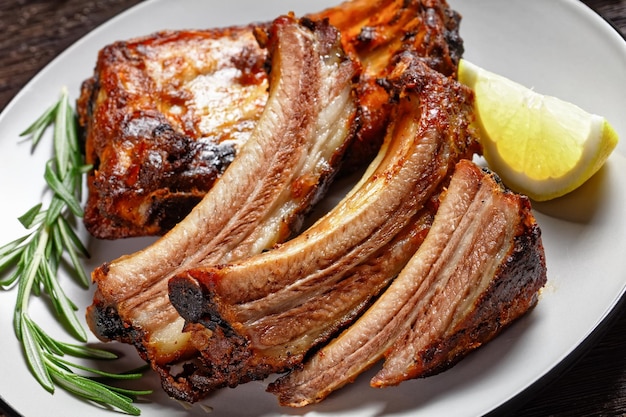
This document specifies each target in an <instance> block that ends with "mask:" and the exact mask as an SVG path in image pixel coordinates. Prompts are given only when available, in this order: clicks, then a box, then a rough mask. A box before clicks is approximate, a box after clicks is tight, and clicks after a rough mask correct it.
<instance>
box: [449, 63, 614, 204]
mask: <svg viewBox="0 0 626 417" xmlns="http://www.w3.org/2000/svg"><path fill="white" fill-rule="evenodd" d="M458 78H459V81H460V82H461V83H463V84H465V85H467V86H469V87H470V88H472V89H473V90H474V94H475V103H474V107H475V111H476V122H475V124H476V126H477V127H478V130H479V131H480V133H481V142H482V145H483V151H484V157H485V159H486V161H487V163H488V164H489V166H490V167H491V168H492V169H493V170H494V171H495V172H496V173H498V174H499V175H500V177H502V180H503V181H504V182H505V184H507V185H508V186H509V187H510V188H512V189H514V190H515V191H518V192H522V193H525V194H527V195H529V196H530V197H531V198H533V199H535V200H548V199H552V198H556V197H560V196H562V195H564V194H566V193H568V192H571V191H573V190H574V189H576V188H578V187H579V186H580V185H582V184H583V183H584V182H585V181H587V180H588V179H589V178H590V177H591V176H593V174H595V173H596V172H597V171H598V170H599V169H600V168H601V167H602V165H603V164H604V162H605V161H606V159H607V158H608V156H609V155H610V153H611V152H612V151H613V149H614V148H615V146H616V145H617V142H618V135H617V133H616V132H615V130H614V129H613V128H612V126H611V125H610V124H609V122H608V121H607V120H606V119H605V118H603V117H601V116H598V115H594V114H590V113H588V112H586V111H584V110H583V109H581V108H579V107H577V106H576V105H574V104H572V103H568V102H566V101H563V100H559V99H558V98H555V97H550V96H546V95H542V94H539V93H537V92H535V91H533V90H531V89H529V88H526V87H524V86H522V85H520V84H518V83H515V82H513V81H511V80H509V79H507V78H505V77H502V76H500V75H497V74H494V73H492V72H489V71H487V70H485V69H482V68H480V67H478V66H476V65H474V64H472V63H470V62H468V61H466V60H461V62H460V63H459V72H458Z"/></svg>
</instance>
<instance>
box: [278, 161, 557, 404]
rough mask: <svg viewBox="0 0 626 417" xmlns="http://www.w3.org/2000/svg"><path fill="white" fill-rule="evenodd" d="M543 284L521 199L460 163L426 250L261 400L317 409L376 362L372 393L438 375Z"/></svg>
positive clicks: (533, 227) (532, 227) (530, 302)
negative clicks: (316, 405)
mask: <svg viewBox="0 0 626 417" xmlns="http://www.w3.org/2000/svg"><path fill="white" fill-rule="evenodd" d="M545 282H546V265H545V258H544V252H543V247H542V243H541V237H540V230H539V227H538V226H537V224H536V222H535V219H534V217H533V215H532V213H531V211H530V203H529V200H528V199H527V198H526V197H524V196H520V195H517V194H514V193H512V192H510V191H508V190H505V189H504V188H503V186H502V185H501V183H500V182H499V180H498V179H497V178H496V177H494V175H493V174H489V173H486V172H484V171H481V169H480V168H478V167H477V166H476V165H474V164H473V163H472V162H470V161H467V160H466V161H461V162H460V163H459V164H458V166H457V168H456V171H455V173H454V175H453V176H452V179H451V181H450V186H449V188H448V190H447V191H446V192H445V193H444V196H443V198H442V202H441V205H440V207H439V209H438V211H437V214H436V216H435V220H434V222H433V225H432V228H431V229H430V232H429V234H428V235H427V237H426V239H425V241H424V243H423V244H422V245H421V246H420V248H419V250H418V251H417V253H416V254H415V256H414V257H413V258H412V259H411V260H410V261H409V263H408V264H407V266H406V267H405V268H404V269H403V270H402V272H401V273H400V275H399V276H398V277H397V278H396V279H395V280H394V282H393V283H392V284H391V286H390V287H389V288H388V289H387V290H386V291H385V292H384V294H383V295H382V296H381V297H380V298H379V299H378V300H377V301H376V303H375V304H374V305H372V307H371V308H369V309H368V310H367V311H366V312H365V314H363V316H361V318H360V319H359V320H358V321H357V322H356V323H354V324H353V325H352V326H351V327H350V328H348V329H347V330H346V331H345V332H344V333H342V334H341V335H340V336H338V337H337V338H336V339H335V340H333V341H332V342H331V343H329V344H328V345H326V346H325V347H324V348H322V349H321V350H320V351H319V352H317V353H316V354H315V355H314V356H313V357H312V358H311V359H310V360H309V361H307V362H306V363H305V365H304V367H303V368H302V369H299V370H295V371H293V372H292V373H290V374H288V375H286V376H283V377H281V378H279V379H278V380H277V381H275V382H274V383H272V384H271V385H270V387H269V391H271V392H273V393H275V394H276V395H277V396H278V398H279V401H280V403H281V404H283V405H288V406H294V407H299V406H304V405H307V404H310V403H314V402H318V401H321V400H322V399H324V398H325V397H326V396H327V395H328V394H330V393H331V392H332V391H333V390H336V389H338V388H340V387H341V386H343V385H345V384H346V383H348V382H350V381H352V380H353V379H354V378H355V377H356V376H357V375H358V374H359V373H361V372H362V371H364V370H365V369H367V368H369V367H370V366H372V365H373V364H374V363H375V362H377V361H378V360H379V359H380V358H382V357H383V355H384V356H385V357H386V360H385V363H384V367H383V369H382V370H381V371H380V372H378V373H377V374H376V375H375V376H374V378H373V379H372V381H371V384H372V386H375V387H382V386H388V385H395V384H398V383H400V382H402V381H404V380H406V379H410V378H417V377H424V376H428V375H432V374H434V373H437V372H440V371H442V370H444V369H446V368H449V367H450V366H452V365H453V364H454V363H455V362H456V361H458V360H460V359H461V358H462V357H464V356H465V355H467V354H468V353H469V352H471V351H472V350H474V349H476V348H478V347H479V346H480V345H481V344H483V343H485V342H487V341H488V340H490V339H491V338H493V337H494V336H495V335H497V334H498V333H499V332H501V331H502V329H503V328H505V327H506V326H507V325H509V324H510V323H511V322H512V321H513V320H515V319H517V318H518V317H520V316H521V315H523V314H524V313H526V312H527V311H528V310H529V309H530V308H531V307H533V306H534V305H535V303H536V302H537V294H538V291H539V290H540V288H541V287H543V285H544V284H545Z"/></svg>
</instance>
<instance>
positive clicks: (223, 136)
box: [77, 27, 267, 238]
mask: <svg viewBox="0 0 626 417" xmlns="http://www.w3.org/2000/svg"><path fill="white" fill-rule="evenodd" d="M232 51H236V53H234V52H232ZM264 62H265V52H263V51H262V49H261V48H260V47H259V46H258V44H257V42H256V40H255V38H254V36H253V34H252V27H246V28H228V29H223V30H206V31H184V32H162V33H157V34H155V35H153V36H150V37H146V38H142V39H136V40H132V41H127V42H117V43H114V44H112V45H109V46H107V47H105V48H104V49H103V50H102V51H100V54H99V56H98V63H97V66H96V69H95V74H96V75H95V76H94V78H92V79H90V80H88V81H86V82H85V83H84V84H83V88H82V92H81V97H80V99H79V101H78V105H77V109H78V113H79V116H80V124H81V125H82V126H83V128H84V131H85V135H86V139H85V152H86V162H87V163H89V164H93V165H94V169H93V170H92V171H91V172H90V174H89V176H88V188H89V196H88V201H87V205H86V207H85V219H84V221H85V225H86V227H87V229H88V230H89V231H90V232H91V233H92V234H93V235H94V236H96V237H100V238H119V237H128V236H140V235H158V234H162V233H163V232H164V231H166V230H169V229H170V228H171V227H172V226H174V224H176V223H177V222H179V221H180V220H182V219H183V217H185V215H187V213H189V211H190V210H191V208H192V207H193V206H194V205H195V204H197V203H198V202H199V201H200V199H201V198H202V196H204V194H205V193H206V192H207V191H208V190H209V189H210V188H211V186H212V185H213V183H214V182H215V180H216V179H217V178H218V177H219V176H220V175H221V174H222V173H223V171H224V170H225V168H226V167H227V166H228V164H229V163H230V162H232V160H233V158H234V157H235V154H236V151H237V148H239V147H240V146H241V145H242V144H243V143H245V141H246V140H247V139H248V137H249V136H250V132H251V131H252V129H253V127H254V125H255V124H256V121H257V120H258V118H259V116H260V113H261V111H262V110H263V107H264V106H265V102H266V100H267V76H266V74H265V71H264V69H263V65H264Z"/></svg>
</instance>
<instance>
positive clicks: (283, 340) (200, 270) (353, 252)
mask: <svg viewBox="0 0 626 417" xmlns="http://www.w3.org/2000/svg"><path fill="white" fill-rule="evenodd" d="M390 83H391V84H393V87H394V89H393V91H394V92H395V93H394V94H397V105H396V106H395V107H394V112H393V122H392V123H391V125H390V128H389V131H388V134H387V136H386V139H385V143H384V144H383V146H382V148H381V151H380V153H379V155H378V156H377V158H376V159H375V161H374V162H373V163H372V165H370V167H369V169H368V170H367V172H366V174H365V176H364V177H363V178H362V179H361V181H359V183H358V184H357V185H356V186H355V188H354V189H353V190H352V191H350V192H349V194H348V196H347V197H346V198H345V199H344V200H342V201H341V202H340V203H339V204H338V205H337V206H336V207H335V208H333V210H331V211H330V212H328V213H327V214H326V215H325V216H324V217H322V218H321V219H320V220H318V221H317V222H316V223H315V224H314V225H313V226H311V227H310V228H309V229H307V230H305V231H303V232H302V233H301V234H300V235H298V236H297V237H295V238H293V239H291V240H290V241H288V242H286V243H284V244H282V245H280V246H279V247H277V248H276V249H273V250H271V251H268V252H265V253H263V254H260V255H257V256H253V257H250V258H246V259H243V260H241V261H238V262H236V263H232V264H228V265H219V266H204V265H202V266H198V267H195V268H190V269H188V270H186V271H183V272H181V273H179V274H177V275H176V276H174V277H173V278H172V279H171V280H170V284H169V286H170V299H171V301H172V303H173V304H174V306H175V307H176V309H177V310H178V311H179V313H180V314H181V315H182V316H183V317H184V318H185V319H186V320H187V321H188V322H190V323H194V324H197V323H200V324H203V325H204V326H206V327H207V328H209V329H210V330H211V331H212V332H213V334H212V336H211V337H208V338H207V337H204V335H205V334H206V330H205V329H203V328H202V327H199V326H196V325H193V326H189V327H188V330H189V331H190V332H191V333H192V336H191V337H192V343H194V344H196V345H197V348H198V349H199V351H200V352H201V354H202V356H201V358H202V360H203V366H202V367H201V368H199V369H198V371H197V372H195V373H194V374H193V378H194V379H192V381H195V380H199V381H202V384H201V385H200V384H198V386H195V387H194V389H198V388H200V389H201V390H203V391H204V392H199V393H198V394H203V393H204V394H206V393H208V392H210V391H212V390H214V389H216V388H220V387H222V386H226V385H228V386H234V385H237V384H239V383H242V382H247V381H249V380H251V379H262V378H265V377H267V376H268V375H269V374H270V373H273V372H283V371H285V370H288V369H291V368H293V367H295V366H297V365H299V364H300V363H301V362H302V360H303V359H304V357H305V355H306V354H307V353H308V352H309V351H310V350H311V349H312V348H313V347H315V346H316V345H318V344H320V343H323V342H325V341H326V340H327V339H328V338H329V337H330V336H331V335H332V334H333V333H335V332H336V331H338V330H339V329H341V328H342V327H344V326H345V325H347V324H349V323H350V322H351V321H352V320H354V319H355V317H356V316H357V314H358V313H359V312H360V311H361V310H362V309H363V308H364V306H365V305H367V304H368V303H369V302H370V300H371V299H372V298H374V297H375V296H376V295H377V294H378V293H379V292H380V290H381V289H382V288H384V287H386V285H387V284H388V283H389V281H390V280H391V279H393V277H394V276H395V275H396V274H397V273H398V272H399V271H400V269H402V267H403V266H404V264H405V263H406V261H407V260H408V259H409V258H410V257H411V256H412V255H413V253H415V250H416V249H417V247H419V243H420V242H421V240H410V241H409V242H408V244H403V242H405V240H406V237H404V235H405V234H406V233H408V234H409V235H411V234H413V233H417V234H418V235H421V234H420V233H419V231H420V230H423V229H424V224H426V226H428V225H429V224H430V221H429V219H430V217H429V215H430V210H429V206H428V204H427V203H428V202H429V201H430V199H431V197H432V196H433V195H436V193H437V192H438V190H440V188H441V186H442V185H443V184H445V183H446V182H447V180H448V178H449V175H450V174H451V172H452V171H453V169H454V166H455V165H456V163H457V162H458V161H459V160H460V159H463V158H470V157H471V156H472V154H473V151H474V150H475V149H476V138H475V136H473V135H472V131H471V130H470V129H469V125H470V121H471V120H472V117H473V111H472V109H473V108H472V98H473V95H472V93H471V91H470V90H469V89H467V88H466V87H464V86H462V85H460V84H459V83H458V82H456V81H455V80H453V79H451V78H448V77H445V76H444V75H442V74H441V73H439V72H437V71H434V70H432V69H430V68H429V67H428V66H426V64H425V63H424V62H422V61H421V60H420V59H419V58H418V57H416V56H414V55H412V54H409V53H406V54H404V55H403V56H402V59H401V60H400V61H399V62H398V63H397V66H396V70H395V71H394V73H393V74H392V78H391V79H390ZM396 240H397V241H396ZM381 253H384V254H385V255H386V256H387V257H388V259H387V260H386V261H388V262H381V259H380V258H381ZM365 266H368V267H365ZM362 268H364V269H365V270H364V271H363V270H362ZM353 287H355V288H354V290H353Z"/></svg>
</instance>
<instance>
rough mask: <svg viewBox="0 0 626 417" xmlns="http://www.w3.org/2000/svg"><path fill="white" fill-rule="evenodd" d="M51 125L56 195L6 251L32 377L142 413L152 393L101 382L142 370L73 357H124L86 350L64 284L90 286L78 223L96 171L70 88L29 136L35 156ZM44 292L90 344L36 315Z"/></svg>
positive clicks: (4, 265) (4, 275) (30, 216)
mask: <svg viewBox="0 0 626 417" xmlns="http://www.w3.org/2000/svg"><path fill="white" fill-rule="evenodd" d="M51 126H53V134H52V139H53V149H54V155H53V157H52V158H51V159H50V160H49V161H48V163H47V164H46V166H45V171H44V178H45V180H46V183H47V186H48V188H49V190H50V191H51V193H52V196H51V199H50V202H49V204H48V205H47V207H44V205H43V204H37V205H36V206H34V207H33V208H31V209H30V210H28V211H27V212H26V213H24V214H23V215H22V216H20V217H19V221H20V222H21V223H22V225H23V226H24V228H26V229H27V230H28V233H26V234H25V235H24V236H22V237H20V238H18V239H16V240H14V241H12V242H10V243H8V244H6V245H4V246H2V247H0V288H2V289H4V290H8V289H11V288H14V287H15V286H17V300H16V302H15V310H14V316H13V326H14V331H15V335H16V337H17V339H18V340H19V341H20V342H21V344H22V348H23V352H24V356H25V358H26V361H27V363H28V366H29V368H30V370H31V373H32V374H33V376H34V377H35V378H36V379H37V381H38V382H39V383H40V384H41V385H42V386H43V387H44V388H45V389H46V390H48V391H49V392H54V390H55V387H61V388H62V389H65V390H67V391H68V392H71V393H73V394H75V395H77V396H79V397H82V398H84V399H87V400H89V401H92V402H95V403H98V404H101V405H104V406H106V407H113V408H117V409H119V410H121V411H124V412H126V413H128V414H131V415H139V414H140V410H139V408H137V407H136V406H135V405H133V404H132V403H133V401H134V399H135V398H136V397H137V396H141V395H147V394H149V393H150V392H151V391H140V390H126V389H122V388H117V387H114V386H112V385H108V384H106V383H104V382H101V380H100V378H101V377H105V378H107V379H117V380H124V379H137V378H140V377H141V372H132V373H122V374H113V373H107V372H103V371H100V370H98V369H93V368H90V367H86V366H82V365H79V364H76V363H73V362H71V361H68V360H67V359H65V357H66V356H72V357H76V358H88V359H115V358H117V356H116V355H115V354H113V353H111V352H108V351H106V350H101V349H94V348H90V347H88V346H86V345H85V343H86V342H87V333H86V331H85V329H84V328H83V326H82V324H81V323H80V321H79V320H78V318H77V316H76V310H77V307H76V305H75V304H74V303H73V302H72V300H70V299H69V298H68V296H67V295H66V294H65V292H64V291H63V288H62V287H61V285H60V284H59V281H58V279H57V275H58V272H59V270H60V269H61V268H64V269H66V270H67V271H68V272H69V273H70V275H72V276H73V277H75V278H76V279H77V280H78V282H79V284H80V285H82V286H83V287H85V288H88V286H89V280H88V278H87V274H86V273H85V270H84V268H83V266H82V263H81V260H80V259H81V258H83V257H86V256H88V253H87V249H86V248H85V246H84V245H83V244H82V242H81V240H80V238H79V237H78V235H77V234H76V232H75V230H74V228H73V227H72V225H73V224H75V223H76V220H77V218H79V217H82V215H83V212H82V208H81V205H80V201H81V195H82V179H83V174H84V173H85V172H87V170H88V169H89V168H90V167H89V166H86V165H84V164H83V158H82V153H81V150H80V146H79V142H78V135H77V128H76V119H75V115H74V111H73V108H72V106H71V105H70V102H69V97H68V94H67V90H66V89H63V91H62V93H61V97H60V99H59V101H58V102H56V103H55V104H54V105H52V106H51V107H50V108H48V109H47V110H46V111H45V112H44V114H42V115H41V116H40V117H39V118H38V119H37V120H36V121H35V122H34V123H33V124H32V125H31V126H30V127H29V128H28V129H26V130H25V131H24V132H23V133H22V134H21V136H25V137H28V138H30V139H31V140H32V149H33V150H34V149H35V148H36V147H37V145H38V144H39V143H40V140H41V138H42V136H43V134H44V132H45V131H46V130H47V129H48V128H49V127H51ZM43 294H46V295H47V299H48V300H49V301H50V303H51V304H52V306H53V307H54V311H55V313H56V316H57V318H58V319H59V321H60V322H61V323H63V325H64V326H65V327H66V329H67V331H68V332H69V333H70V334H71V335H72V336H73V337H74V338H75V339H76V340H77V341H79V342H82V343H83V344H82V345H81V344H71V343H65V342H62V341H59V340H55V339H54V338H52V337H51V336H49V335H48V334H47V333H46V332H45V331H44V330H43V329H42V328H41V327H40V326H39V325H37V323H35V321H34V320H33V319H32V318H31V317H30V315H29V309H28V308H29V301H30V299H31V297H32V296H41V295H43ZM75 371H82V372H83V373H81V374H78V373H76V372H75ZM84 373H86V375H85V374H84Z"/></svg>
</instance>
